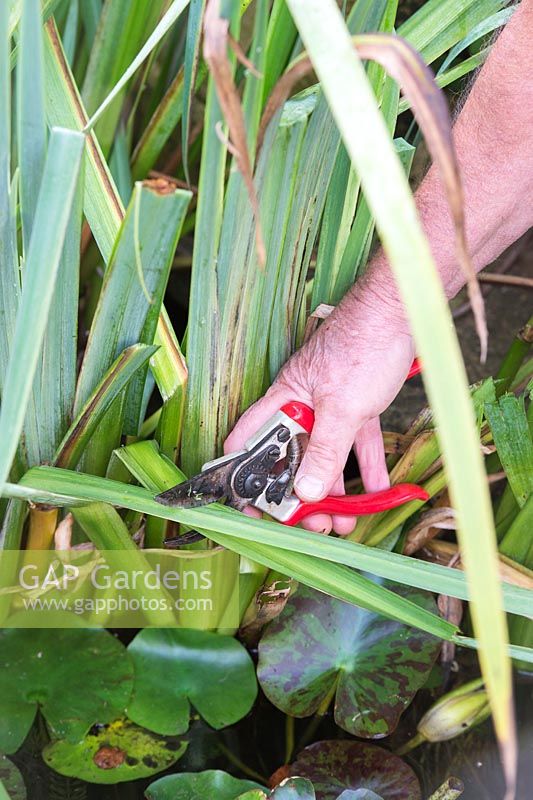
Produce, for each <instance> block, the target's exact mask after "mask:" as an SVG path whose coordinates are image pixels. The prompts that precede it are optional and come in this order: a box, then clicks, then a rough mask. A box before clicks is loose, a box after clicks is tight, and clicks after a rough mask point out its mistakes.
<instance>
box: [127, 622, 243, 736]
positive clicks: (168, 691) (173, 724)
mask: <svg viewBox="0 0 533 800" xmlns="http://www.w3.org/2000/svg"><path fill="white" fill-rule="evenodd" d="M128 651H129V653H130V656H131V658H132V660H133V664H134V668H135V681H134V689H133V696H132V700H131V703H130V705H129V706H128V716H129V717H130V719H132V720H133V721H134V722H136V723H137V724H139V725H143V726H144V727H145V728H148V729H149V730H152V731H155V732H156V733H161V734H173V735H177V734H180V733H185V731H186V730H187V728H188V726H189V714H190V708H189V701H190V702H191V703H192V705H193V706H194V707H195V709H196V710H197V711H198V712H199V714H200V715H201V716H202V717H203V719H204V720H205V721H206V722H207V723H208V724H209V725H211V726H212V727H213V728H217V729H219V728H223V727H225V726H226V725H232V724H233V723H234V722H237V721H238V720H240V719H242V717H244V716H245V714H247V713H248V711H249V710H250V708H251V707H252V705H253V703H254V700H255V698H256V695H257V680H256V677H255V669H254V665H253V662H252V659H251V658H250V656H249V654H248V652H247V650H246V649H245V648H244V647H243V646H242V645H241V644H240V642H238V641H237V640H236V639H234V638H233V637H231V636H221V635H218V634H215V633H209V632H207V631H198V630H185V629H178V628H164V629H157V628H147V629H145V630H143V631H141V632H140V633H138V634H137V636H136V637H135V639H134V640H133V642H132V643H131V644H130V645H129V647H128Z"/></svg>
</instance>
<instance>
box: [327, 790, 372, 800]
mask: <svg viewBox="0 0 533 800" xmlns="http://www.w3.org/2000/svg"><path fill="white" fill-rule="evenodd" d="M337 800H383V798H382V797H381V796H380V795H377V794H376V793H375V792H373V791H372V790H371V789H355V790H352V789H345V790H344V792H343V793H342V794H340V795H339V796H338V798H337Z"/></svg>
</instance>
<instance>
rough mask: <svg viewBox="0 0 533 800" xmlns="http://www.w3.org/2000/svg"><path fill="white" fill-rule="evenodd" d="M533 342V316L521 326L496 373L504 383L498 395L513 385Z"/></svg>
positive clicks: (498, 390) (497, 377)
mask: <svg viewBox="0 0 533 800" xmlns="http://www.w3.org/2000/svg"><path fill="white" fill-rule="evenodd" d="M532 344H533V316H532V317H530V318H529V319H528V321H527V322H526V324H525V325H524V327H523V328H520V330H519V331H518V333H517V334H516V336H515V339H514V341H513V343H512V345H511V346H510V348H509V350H508V351H507V354H506V356H505V358H504V359H503V362H502V365H501V367H500V369H499V371H498V374H497V375H496V379H497V380H501V381H502V383H501V384H499V386H497V389H496V393H497V394H498V395H501V394H503V393H504V392H506V391H507V390H508V388H509V386H510V385H511V383H512V381H513V379H514V377H515V375H516V373H517V372H518V369H519V367H520V365H521V363H522V361H523V360H524V358H525V357H526V356H527V354H528V352H529V350H530V348H531V345H532Z"/></svg>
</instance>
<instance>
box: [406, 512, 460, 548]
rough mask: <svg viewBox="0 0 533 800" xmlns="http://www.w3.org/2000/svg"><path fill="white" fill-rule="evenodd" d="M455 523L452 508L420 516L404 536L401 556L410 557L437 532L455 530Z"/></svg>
mask: <svg viewBox="0 0 533 800" xmlns="http://www.w3.org/2000/svg"><path fill="white" fill-rule="evenodd" d="M456 527H457V522H456V518H455V512H454V510H453V508H449V507H444V508H433V509H431V511H426V512H425V513H424V514H422V515H421V517H420V520H419V521H418V522H417V523H416V525H413V527H412V528H411V530H410V531H409V533H408V534H407V536H406V539H405V544H404V547H403V554H404V555H406V556H411V555H413V553H416V551H417V550H420V548H422V547H424V545H425V544H426V543H427V542H428V541H429V540H430V539H432V538H433V537H434V536H436V535H437V533H438V532H439V530H452V531H453V530H455V529H456Z"/></svg>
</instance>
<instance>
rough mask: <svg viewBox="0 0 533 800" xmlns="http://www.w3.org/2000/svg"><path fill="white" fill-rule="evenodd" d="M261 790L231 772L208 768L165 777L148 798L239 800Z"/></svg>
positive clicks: (254, 784)
mask: <svg viewBox="0 0 533 800" xmlns="http://www.w3.org/2000/svg"><path fill="white" fill-rule="evenodd" d="M261 788H262V787H260V786H259V785H258V784H257V783H253V782H252V781H244V780H240V779H238V778H234V777H233V775H228V773H227V772H222V771H221V770H218V769H208V770H205V772H182V773H181V774H180V775H165V777H164V778H160V779H159V780H158V781H155V782H154V783H151V784H150V786H149V787H148V789H147V790H146V792H145V795H146V798H147V800H207V798H209V800H237V798H238V797H239V795H241V794H243V793H244V792H246V791H249V790H251V789H261Z"/></svg>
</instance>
